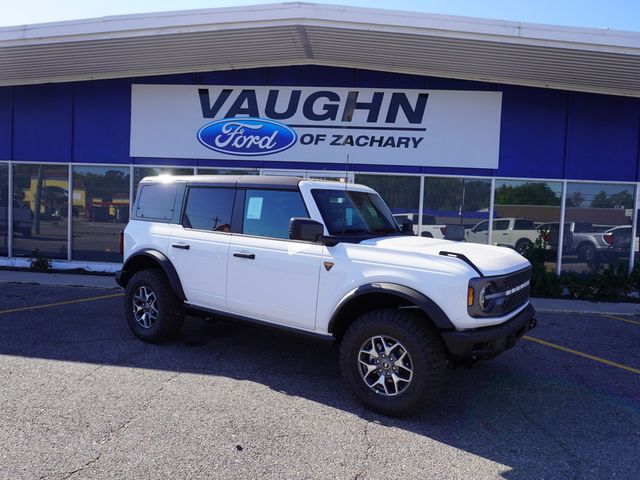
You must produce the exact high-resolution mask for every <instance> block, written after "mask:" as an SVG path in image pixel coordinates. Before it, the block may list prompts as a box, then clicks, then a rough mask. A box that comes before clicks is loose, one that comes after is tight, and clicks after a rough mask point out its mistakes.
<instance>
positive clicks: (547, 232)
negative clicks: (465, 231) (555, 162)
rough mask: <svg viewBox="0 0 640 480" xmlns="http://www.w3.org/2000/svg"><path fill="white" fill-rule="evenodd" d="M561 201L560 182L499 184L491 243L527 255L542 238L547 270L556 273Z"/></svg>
mask: <svg viewBox="0 0 640 480" xmlns="http://www.w3.org/2000/svg"><path fill="white" fill-rule="evenodd" d="M561 199H562V183H560V182H527V181H517V180H496V183H495V193H494V213H493V215H494V222H493V235H492V239H491V243H493V244H494V245H504V246H507V247H510V248H514V249H515V250H517V251H518V252H519V253H525V251H526V250H527V249H528V248H529V246H530V245H532V244H533V243H535V242H536V240H537V239H538V238H539V239H540V241H541V242H542V246H543V248H545V250H546V258H547V261H546V262H545V266H546V267H547V268H548V269H549V270H550V271H555V267H556V262H557V258H558V236H559V235H558V228H559V224H560V202H561ZM567 240H568V239H567ZM565 245H566V243H565Z"/></svg>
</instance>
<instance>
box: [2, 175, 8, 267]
mask: <svg viewBox="0 0 640 480" xmlns="http://www.w3.org/2000/svg"><path fill="white" fill-rule="evenodd" d="M8 237H9V165H8V164H6V163H0V256H7V255H9V246H8Z"/></svg>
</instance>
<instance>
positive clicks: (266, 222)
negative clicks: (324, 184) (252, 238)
mask: <svg viewBox="0 0 640 480" xmlns="http://www.w3.org/2000/svg"><path fill="white" fill-rule="evenodd" d="M308 216H309V214H308V213H307V209H306V208H305V206H304V202H303V200H302V196H301V195H300V192H292V191H286V190H247V195H246V197H245V203H244V215H243V228H242V233H245V234H246V235H256V236H261V237H273V238H289V221H290V220H291V218H292V217H303V218H306V217H308Z"/></svg>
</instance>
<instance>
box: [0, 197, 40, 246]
mask: <svg viewBox="0 0 640 480" xmlns="http://www.w3.org/2000/svg"><path fill="white" fill-rule="evenodd" d="M6 207H7V204H6V202H5V203H4V204H0V226H2V227H3V228H4V227H5V226H6V225H7V208H6ZM12 213H13V231H14V232H16V233H19V234H20V235H22V236H23V237H24V238H31V228H32V227H33V212H32V211H31V209H30V208H29V205H28V204H26V203H22V202H21V201H20V200H16V199H14V200H13V212H12Z"/></svg>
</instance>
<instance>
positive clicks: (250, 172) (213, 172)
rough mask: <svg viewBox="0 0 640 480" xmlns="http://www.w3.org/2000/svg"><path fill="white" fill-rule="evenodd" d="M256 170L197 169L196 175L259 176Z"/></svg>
mask: <svg viewBox="0 0 640 480" xmlns="http://www.w3.org/2000/svg"><path fill="white" fill-rule="evenodd" d="M259 174H260V171H259V170H258V169H256V168H251V169H234V168H198V175H259Z"/></svg>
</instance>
